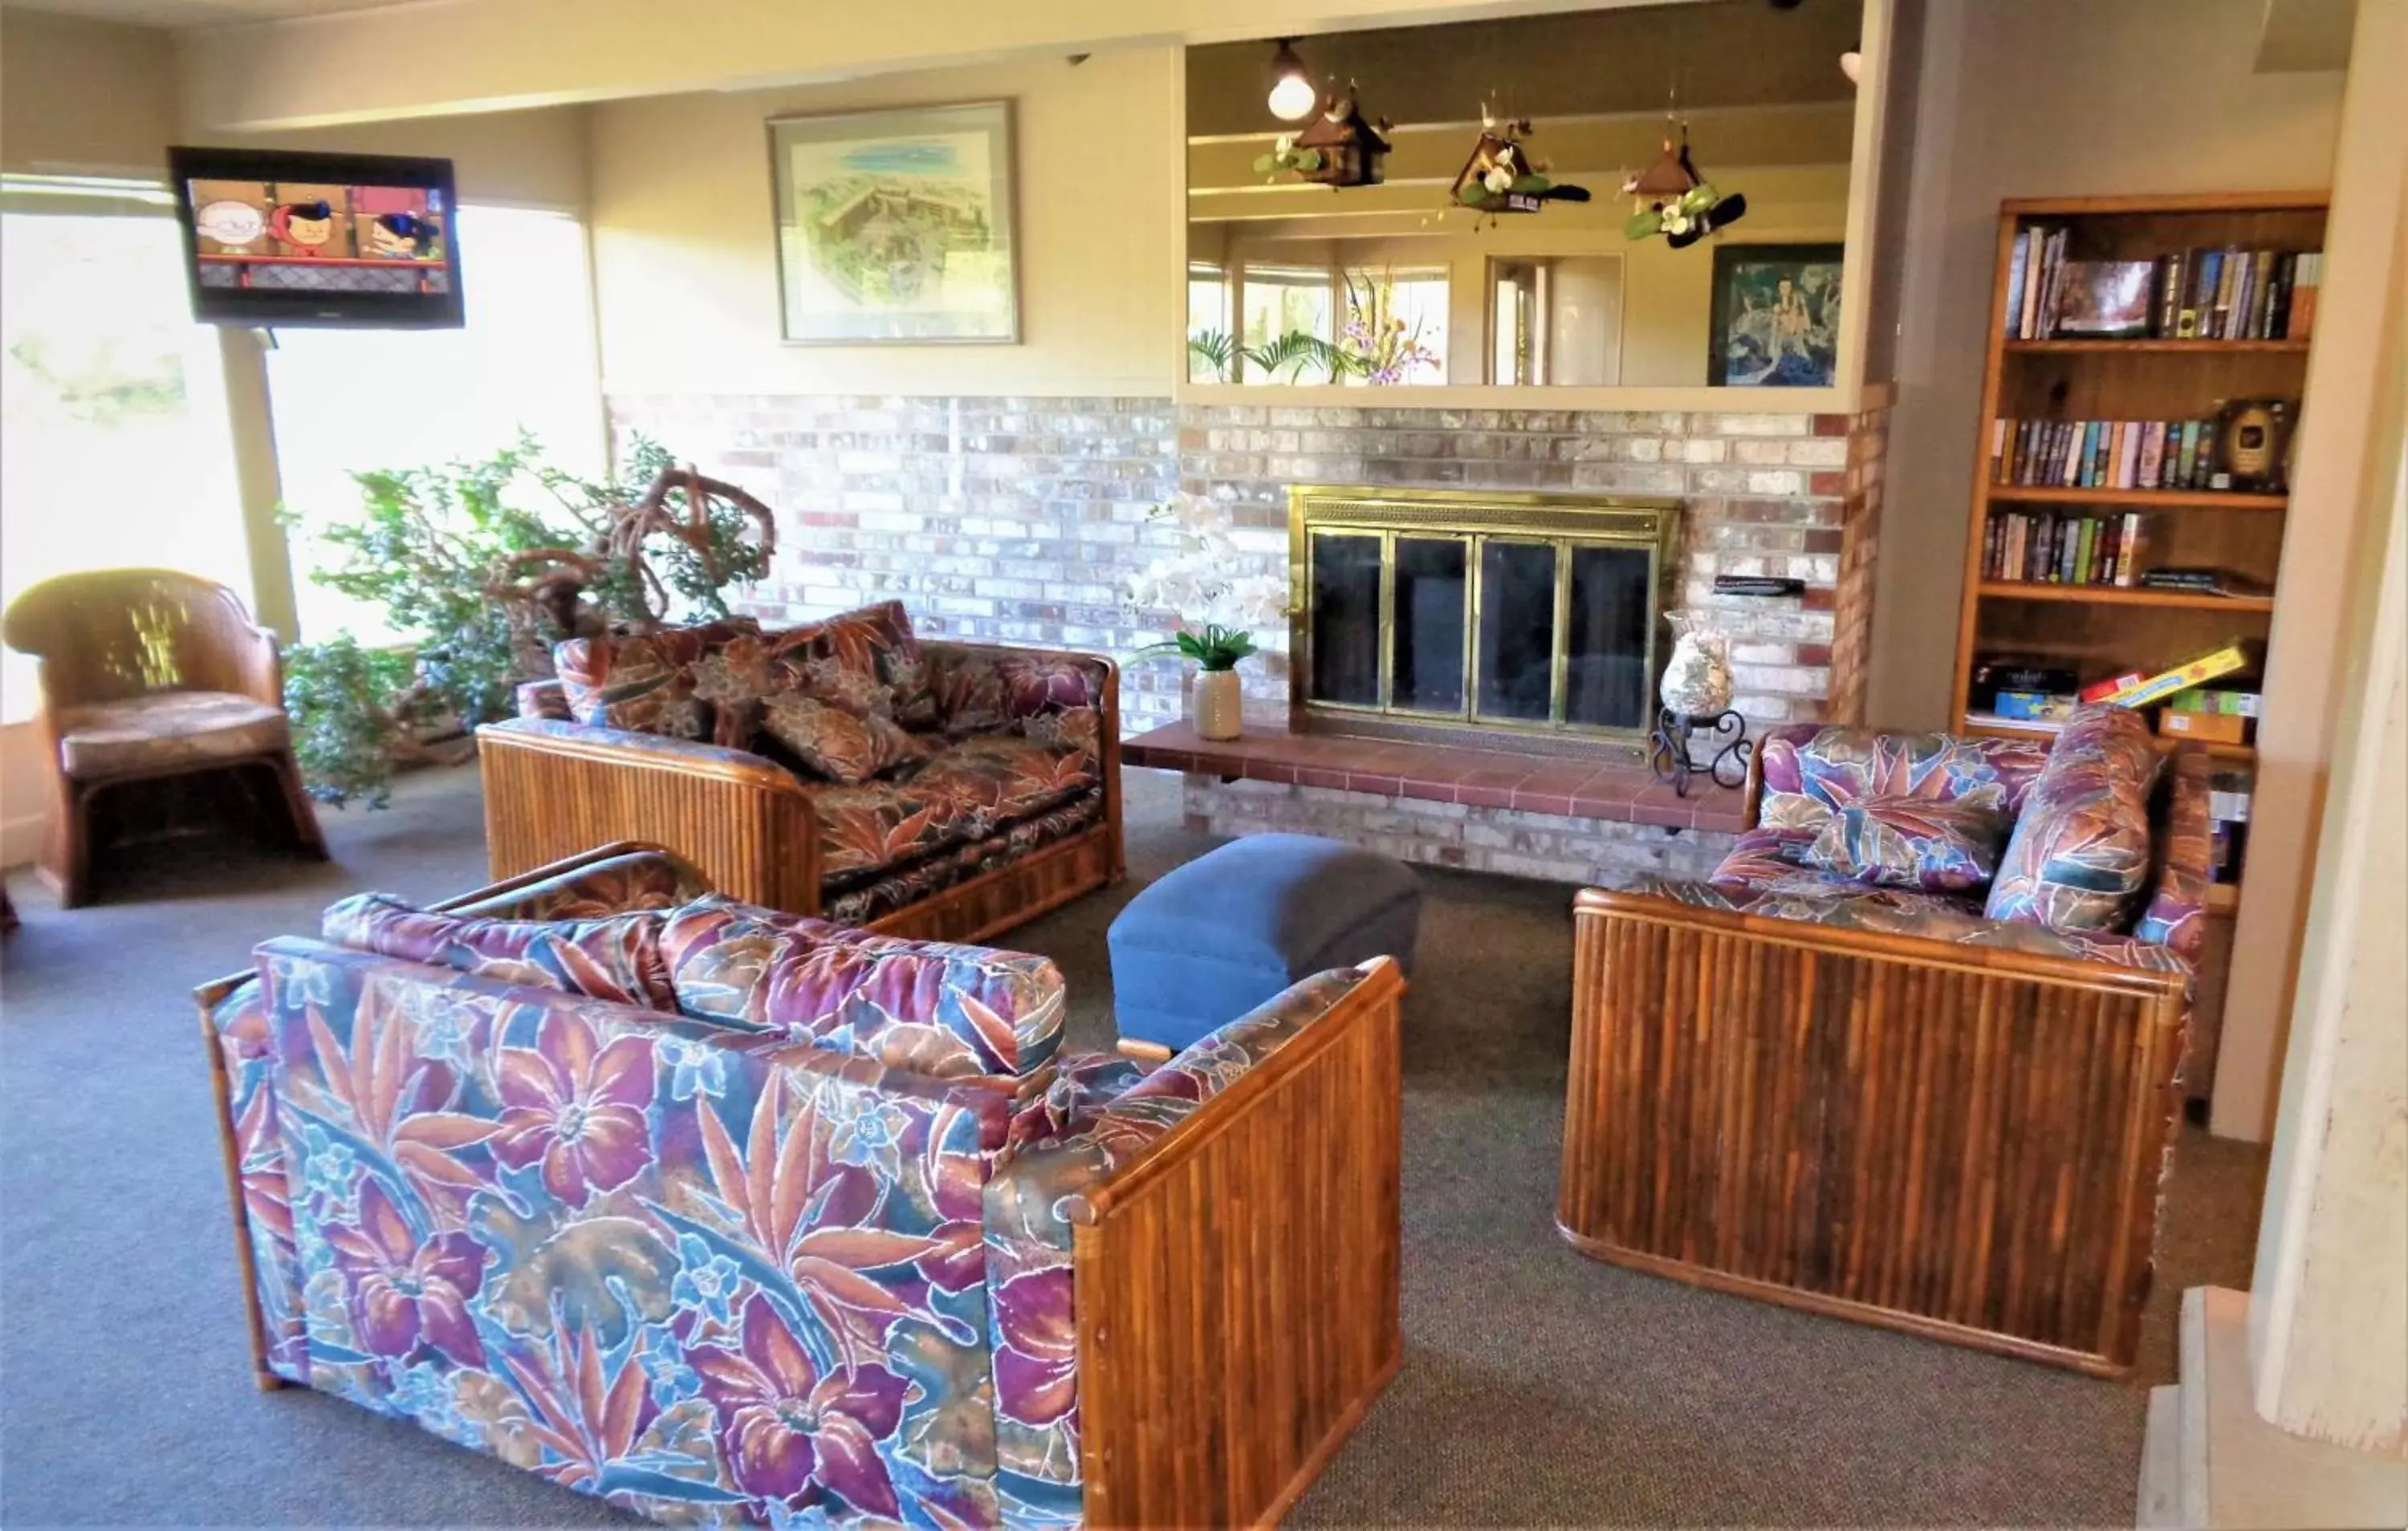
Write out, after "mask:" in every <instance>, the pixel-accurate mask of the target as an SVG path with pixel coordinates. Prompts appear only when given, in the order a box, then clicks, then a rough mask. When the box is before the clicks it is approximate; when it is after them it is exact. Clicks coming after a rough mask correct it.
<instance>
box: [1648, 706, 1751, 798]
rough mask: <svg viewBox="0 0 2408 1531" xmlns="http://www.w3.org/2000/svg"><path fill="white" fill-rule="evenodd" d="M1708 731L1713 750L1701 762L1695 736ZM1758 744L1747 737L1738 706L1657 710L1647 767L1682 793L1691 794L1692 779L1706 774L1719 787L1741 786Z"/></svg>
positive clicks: (1707, 738) (1707, 737)
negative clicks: (1701, 710)
mask: <svg viewBox="0 0 2408 1531" xmlns="http://www.w3.org/2000/svg"><path fill="white" fill-rule="evenodd" d="M1698 734H1704V735H1705V736H1706V742H1707V744H1708V746H1709V747H1710V748H1712V750H1713V753H1712V754H1711V755H1710V756H1708V758H1707V761H1706V764H1705V765H1699V764H1697V754H1696V752H1695V749H1694V747H1693V738H1694V736H1696V735H1698ZM1755 748H1756V745H1755V742H1754V741H1753V740H1751V739H1750V738H1749V737H1747V720H1746V719H1745V718H1742V717H1741V716H1740V715H1739V712H1738V710H1737V709H1736V708H1724V709H1723V710H1722V711H1720V712H1711V713H1689V712H1675V711H1673V710H1672V709H1671V708H1665V709H1664V710H1662V711H1661V712H1658V713H1657V714H1656V732H1655V733H1654V734H1652V735H1650V736H1648V739H1647V768H1648V769H1649V770H1650V771H1652V772H1654V773H1655V777H1656V780H1658V781H1670V783H1672V791H1673V792H1674V794H1677V795H1679V796H1682V797H1686V796H1688V795H1689V779H1690V778H1691V777H1693V776H1703V777H1705V778H1707V779H1708V780H1712V781H1713V784H1714V785H1716V786H1718V787H1737V786H1741V785H1743V784H1744V783H1745V782H1746V780H1747V761H1748V756H1749V754H1750V753H1751V752H1752V751H1754V750H1755Z"/></svg>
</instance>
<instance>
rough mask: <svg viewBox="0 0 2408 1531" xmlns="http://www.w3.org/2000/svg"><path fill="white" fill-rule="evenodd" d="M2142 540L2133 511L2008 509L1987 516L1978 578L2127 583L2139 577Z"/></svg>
mask: <svg viewBox="0 0 2408 1531" xmlns="http://www.w3.org/2000/svg"><path fill="white" fill-rule="evenodd" d="M2145 541H2146V537H2145V535H2144V533H2143V527H2142V522H2141V517H2140V513H2139V512H2138V511H2127V512H2126V513H2124V514H2123V515H2120V516H2060V515H2057V514H2056V513H2055V512H2053V511H2042V512H2040V513H2038V514H2029V515H2028V514H2025V513H2024V512H2021V511H2008V512H2005V513H2002V514H1998V515H1993V516H1992V517H1991V518H1990V535H1989V539H1988V541H1987V542H1986V543H1985V544H1984V547H1983V550H1982V578H1983V579H1993V580H2006V581H2011V582H2021V581H2026V580H2035V581H2039V582H2042V583H2045V584H2052V585H2098V586H2119V587H2122V588H2124V589H2130V588H2131V587H2132V586H2133V585H2134V584H2135V583H2136V582H2140V581H2141V579H2142V577H2141V575H2140V572H2139V568H2140V560H2141V552H2142V549H2143V544H2144V543H2145Z"/></svg>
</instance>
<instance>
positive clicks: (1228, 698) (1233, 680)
mask: <svg viewBox="0 0 2408 1531" xmlns="http://www.w3.org/2000/svg"><path fill="white" fill-rule="evenodd" d="M1243 714H1244V705H1243V697H1242V696H1241V695H1240V692H1239V689H1238V672H1237V671H1235V670H1201V671H1198V672H1197V676H1196V685H1195V687H1194V689H1193V690H1191V691H1189V692H1188V694H1187V720H1188V722H1189V723H1193V724H1195V726H1196V735H1197V737H1198V738H1207V739H1233V738H1236V737H1238V735H1239V733H1240V731H1241V729H1242V727H1243V722H1244V717H1243Z"/></svg>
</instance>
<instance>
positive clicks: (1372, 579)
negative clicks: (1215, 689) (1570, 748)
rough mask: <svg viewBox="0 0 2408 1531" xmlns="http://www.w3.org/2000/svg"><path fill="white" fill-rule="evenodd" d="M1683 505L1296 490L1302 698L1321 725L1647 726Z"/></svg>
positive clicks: (1599, 732) (1294, 573) (1293, 525)
mask: <svg viewBox="0 0 2408 1531" xmlns="http://www.w3.org/2000/svg"><path fill="white" fill-rule="evenodd" d="M1679 516H1680V511H1679V508H1678V505H1677V502H1674V501H1670V500H1653V499H1649V500H1635V499H1585V498H1580V497H1577V496H1570V495H1552V494H1482V493H1467V492H1460V491H1442V490H1376V489H1337V488H1329V487H1325V486H1321V485H1307V486H1299V487H1297V488H1294V489H1291V490H1290V491H1289V492H1288V541H1289V571H1290V579H1291V580H1292V583H1293V591H1294V597H1293V599H1292V601H1291V603H1290V609H1291V612H1292V616H1291V619H1290V620H1291V621H1292V622H1293V623H1294V630H1293V633H1292V637H1293V647H1292V649H1291V653H1292V655H1293V656H1294V664H1293V669H1292V675H1293V680H1292V681H1291V687H1292V695H1293V699H1294V701H1295V703H1296V705H1297V708H1299V709H1300V710H1301V711H1302V712H1303V714H1304V715H1305V719H1306V721H1308V722H1310V721H1312V719H1313V718H1314V716H1315V715H1319V717H1320V718H1321V719H1322V720H1323V721H1325V722H1333V723H1334V722H1339V721H1341V720H1342V721H1346V722H1350V723H1394V724H1400V725H1412V726H1416V727H1418V726H1429V727H1432V728H1438V729H1479V730H1501V731H1508V732H1514V733H1526V734H1527V733H1545V734H1555V735H1564V736H1599V737H1636V736H1640V735H1643V734H1644V733H1645V732H1646V730H1647V727H1648V725H1649V723H1650V722H1651V720H1652V717H1653V712H1654V708H1653V706H1652V704H1651V702H1650V699H1649V698H1650V695H1651V694H1652V692H1653V691H1654V688H1655V680H1656V634H1657V631H1658V629H1659V627H1660V625H1661V623H1660V622H1659V621H1658V610H1659V608H1660V605H1661V600H1662V596H1663V595H1664V594H1665V590H1666V584H1665V581H1666V579H1667V578H1668V576H1669V571H1670V569H1671V567H1672V563H1673V560H1672V558H1671V552H1672V550H1673V549H1674V547H1675V546H1676V545H1677V544H1676V539H1677V537H1678V536H1679Z"/></svg>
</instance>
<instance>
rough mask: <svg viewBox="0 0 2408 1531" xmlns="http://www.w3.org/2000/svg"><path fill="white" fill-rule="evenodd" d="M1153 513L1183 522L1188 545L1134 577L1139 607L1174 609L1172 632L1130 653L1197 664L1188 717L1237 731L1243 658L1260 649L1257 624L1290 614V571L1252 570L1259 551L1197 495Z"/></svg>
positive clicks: (1202, 728)
mask: <svg viewBox="0 0 2408 1531" xmlns="http://www.w3.org/2000/svg"><path fill="white" fill-rule="evenodd" d="M1154 519H1155V520H1157V521H1160V520H1169V521H1175V522H1178V523H1179V527H1180V533H1181V541H1182V543H1183V546H1182V547H1181V549H1180V551H1177V552H1174V553H1168V554H1165V555H1164V556H1163V557H1161V558H1158V559H1156V560H1154V562H1153V563H1152V564H1150V565H1147V566H1146V567H1145V569H1144V570H1143V571H1141V572H1140V573H1139V574H1137V575H1136V576H1134V577H1132V578H1131V579H1130V580H1129V604H1130V605H1131V606H1133V607H1135V608H1138V609H1140V611H1143V612H1146V613H1149V614H1153V613H1163V612H1168V613H1174V614H1175V616H1174V621H1175V622H1176V626H1175V628H1174V630H1173V632H1172V634H1171V636H1170V637H1168V638H1165V639H1164V640H1162V641H1161V642H1159V643H1150V644H1147V645H1146V646H1145V647H1144V648H1142V649H1140V650H1138V651H1137V652H1136V653H1134V654H1132V655H1131V656H1130V657H1131V658H1133V659H1149V658H1153V657H1154V656H1156V655H1160V654H1177V655H1179V656H1180V657H1181V658H1183V659H1187V660H1193V661H1194V662H1195V665H1196V668H1197V677H1196V685H1195V689H1194V690H1193V691H1191V692H1190V693H1189V694H1188V718H1189V721H1190V722H1191V723H1194V725H1195V728H1196V732H1197V735H1198V736H1199V737H1204V738H1208V739H1233V738H1236V737H1238V735H1239V732H1240V724H1241V720H1242V716H1243V704H1242V699H1241V694H1240V685H1239V680H1238V662H1239V661H1240V660H1242V659H1244V658H1245V657H1246V656H1247V655H1249V654H1252V653H1253V652H1254V651H1255V642H1254V634H1255V632H1256V631H1257V630H1259V629H1262V628H1266V627H1270V626H1274V625H1276V624H1277V623H1279V622H1283V621H1284V620H1285V619H1286V616H1287V579H1286V578H1285V577H1284V576H1283V575H1280V574H1277V573H1271V572H1268V571H1265V572H1257V573H1247V572H1245V570H1246V568H1247V566H1248V565H1250V564H1253V565H1256V566H1257V567H1259V563H1260V561H1259V559H1258V558H1257V557H1255V556H1254V555H1253V554H1250V553H1249V552H1247V551H1246V550H1244V549H1242V548H1240V546H1239V545H1238V542H1237V539H1236V538H1234V537H1231V536H1230V535H1229V531H1228V528H1227V527H1226V525H1224V524H1223V522H1222V520H1221V517H1220V515H1219V514H1218V512H1216V511H1215V510H1214V509H1213V508H1212V507H1211V505H1209V504H1207V503H1204V502H1202V501H1197V500H1185V501H1181V502H1178V503H1176V504H1173V505H1168V506H1158V507H1156V508H1155V509H1154Z"/></svg>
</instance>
